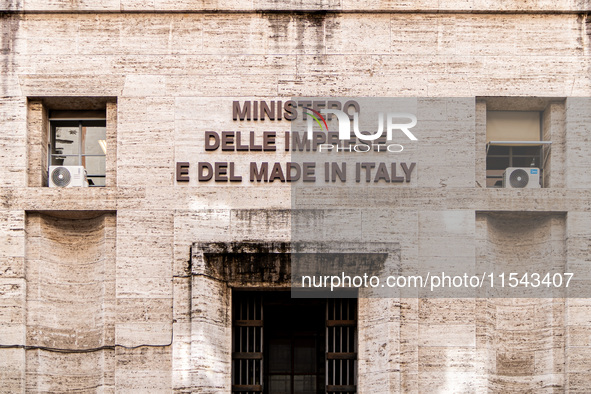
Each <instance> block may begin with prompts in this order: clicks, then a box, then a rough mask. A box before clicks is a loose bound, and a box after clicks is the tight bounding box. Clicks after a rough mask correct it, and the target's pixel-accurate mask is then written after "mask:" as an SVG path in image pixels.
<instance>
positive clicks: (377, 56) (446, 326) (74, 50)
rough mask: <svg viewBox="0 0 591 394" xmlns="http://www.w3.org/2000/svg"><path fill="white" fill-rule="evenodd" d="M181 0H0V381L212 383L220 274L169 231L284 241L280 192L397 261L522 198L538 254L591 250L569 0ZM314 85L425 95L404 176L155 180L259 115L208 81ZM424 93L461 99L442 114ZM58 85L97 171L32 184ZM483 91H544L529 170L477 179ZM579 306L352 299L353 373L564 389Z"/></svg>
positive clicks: (322, 238) (433, 247) (586, 354)
mask: <svg viewBox="0 0 591 394" xmlns="http://www.w3.org/2000/svg"><path fill="white" fill-rule="evenodd" d="M194 3H195V2H193V1H167V0H155V1H150V2H139V1H131V0H130V1H127V0H104V1H100V2H96V1H93V2H90V1H84V0H80V1H58V0H53V1H49V2H48V1H40V0H39V1H36V0H3V1H0V10H2V12H0V21H1V22H0V23H1V31H0V34H1V40H0V45H1V46H0V69H1V70H2V77H1V78H0V346H1V347H0V392H11V393H12V392H25V391H27V392H28V391H71V390H78V391H81V392H115V391H117V392H171V391H173V390H175V391H179V392H191V391H193V392H212V393H213V392H221V391H228V390H229V387H230V380H229V376H228V365H229V364H228V363H229V357H230V347H229V339H228V338H229V335H230V328H229V327H230V326H229V324H230V319H231V317H230V316H229V314H230V310H231V308H230V301H231V297H230V294H231V288H232V286H228V285H227V284H225V283H223V282H220V281H219V280H216V279H215V278H211V277H207V276H204V275H201V274H202V272H201V271H199V270H198V269H197V268H198V267H197V266H196V264H197V263H198V262H199V261H200V260H199V256H198V255H195V254H193V255H192V254H191V246H192V245H193V244H194V243H195V242H198V243H218V242H221V243H231V242H245V241H254V242H261V243H265V242H289V241H290V240H291V235H292V213H291V211H290V209H291V208H292V206H293V204H296V203H297V206H298V207H299V208H301V209H307V210H311V212H312V213H311V214H310V218H309V222H307V223H308V224H309V227H310V237H312V238H314V240H315V241H318V242H334V241H339V242H342V241H351V240H358V241H359V240H360V241H374V242H393V243H399V244H400V262H401V264H408V265H411V264H414V263H416V262H420V263H421V264H424V265H429V264H432V265H434V266H437V264H444V263H446V262H449V261H451V260H454V261H456V260H457V261H461V262H466V263H468V264H471V263H475V262H476V261H479V259H481V258H483V256H486V255H490V254H491V253H493V252H496V251H497V249H495V248H494V247H493V246H491V245H492V244H493V243H494V242H493V241H494V240H498V239H500V240H501V241H502V242H501V241H499V242H501V243H503V242H509V241H508V240H507V239H506V238H507V235H506V233H505V230H508V229H512V227H511V225H505V224H502V223H501V224H499V223H500V222H499V219H498V218H497V217H496V216H494V215H493V214H491V212H493V213H494V212H497V213H498V211H501V212H504V215H509V216H507V217H516V216H512V215H513V214H514V213H515V212H522V211H536V212H538V213H542V214H543V215H542V216H543V217H550V218H551V219H548V220H549V222H547V223H546V222H544V224H543V226H542V227H541V228H540V230H539V232H540V234H539V235H541V236H543V237H547V238H548V239H551V240H552V242H556V243H557V245H558V246H557V247H556V248H553V249H552V253H556V256H557V258H559V259H560V262H561V263H563V264H565V266H566V267H567V268H568V267H569V266H571V265H572V266H576V267H579V268H580V270H582V271H584V270H585V267H586V266H587V265H588V264H590V263H591V260H590V257H589V250H588V245H589V242H590V240H591V230H590V229H591V226H590V224H591V218H590V217H589V211H590V210H591V204H590V202H589V190H588V189H589V184H590V182H591V177H590V176H589V171H588V170H589V168H590V167H591V161H590V160H591V159H590V157H591V155H590V154H589V153H590V151H591V144H590V143H589V139H588V133H589V124H590V122H589V113H590V111H589V108H590V107H591V100H590V99H588V98H585V96H589V95H590V94H591V73H590V70H591V67H590V66H591V58H590V56H591V44H590V31H591V30H590V28H589V19H588V18H589V17H588V16H587V14H588V12H589V9H590V8H591V7H590V4H589V2H588V1H586V0H585V1H583V0H569V1H562V2H554V1H544V0H538V1H528V2H522V1H509V2H506V1H503V2H500V1H484V0H483V1H479V0H474V1H446V2H441V1H434V0H424V1H420V2H410V3H409V2H392V1H367V2H361V3H360V2H352V1H345V0H342V1H337V0H335V1H332V0H330V1H328V0H327V1H303V2H298V3H297V5H293V6H286V5H285V4H284V3H283V2H273V1H255V2H254V3H253V2H252V1H236V2H232V3H231V4H230V3H228V4H222V2H218V1H206V2H201V3H200V5H195V4H194ZM411 3H412V4H411ZM127 11H141V12H127ZM311 11H314V12H311ZM315 95H319V96H362V97H365V96H387V97H390V96H395V97H404V96H413V97H419V96H421V97H429V98H430V101H425V107H424V108H426V109H428V110H430V111H433V113H439V114H440V115H441V117H440V119H438V121H437V122H433V124H431V125H430V126H429V128H427V129H425V131H433V134H430V135H428V134H427V133H425V134H424V135H422V136H421V138H422V139H423V140H424V142H425V143H424V145H422V146H421V148H419V149H418V150H417V151H416V152H415V153H416V155H417V156H415V157H416V158H417V160H418V170H417V171H418V178H417V179H416V180H415V181H414V182H411V183H410V184H408V185H406V184H405V185H401V187H395V186H389V187H388V188H383V187H380V188H372V189H370V188H362V187H356V188H350V189H349V188H347V189H345V188H343V189H342V190H341V191H340V193H341V195H340V197H341V198H339V201H338V206H337V205H335V203H334V200H333V199H332V197H331V195H330V193H331V192H332V189H331V191H330V193H329V190H328V189H327V188H325V187H323V185H316V187H314V188H312V190H310V189H306V190H301V191H299V192H294V191H293V190H292V189H291V188H290V186H289V185H286V184H267V183H260V184H259V183H249V182H247V181H244V182H242V183H241V184H233V185H226V184H218V183H213V182H210V183H198V182H195V181H192V182H190V183H189V184H185V183H177V182H176V181H175V176H174V168H175V167H174V164H175V162H177V161H190V162H195V161H197V160H198V159H199V158H200V157H204V155H205V154H206V152H204V151H203V149H202V143H203V131H205V130H208V129H214V130H237V129H240V130H245V131H246V130H255V131H256V132H263V131H266V130H267V128H268V127H269V125H268V124H261V123H258V124H253V123H250V124H241V125H237V124H236V122H233V121H232V120H231V107H230V103H231V101H232V100H234V99H240V100H252V99H257V100H277V99H285V98H287V97H292V96H315ZM494 96H515V97H517V96H519V97H525V98H526V100H525V104H523V101H520V100H516V99H512V100H509V101H507V100H505V101H504V104H503V101H501V104H499V101H498V100H495V99H494ZM444 97H460V98H461V97H464V98H465V97H468V98H473V100H468V102H470V104H469V105H468V106H465V107H462V114H463V115H462V116H459V115H458V113H455V114H454V113H452V112H451V111H450V112H449V113H448V112H445V111H446V108H447V107H446V101H445V100H444V99H443V98H444ZM532 97H542V98H543V99H534V98H532ZM84 100H86V101H84ZM80 103H82V104H80ZM77 105H78V106H80V105H83V106H87V107H88V106H94V105H99V106H102V108H104V109H106V113H107V125H108V126H107V129H108V138H109V141H108V147H109V148H108V149H109V150H108V152H109V153H108V156H107V186H108V187H105V188H91V189H56V188H46V187H42V186H41V185H43V184H44V182H45V181H44V176H45V175H44V172H43V169H44V168H45V166H46V164H45V163H46V161H45V160H44V157H46V156H44V155H46V153H45V150H46V146H45V143H46V139H44V138H45V137H44V136H46V134H45V133H46V130H47V129H46V127H47V125H46V122H45V120H46V116H47V110H51V109H57V108H58V107H62V106H70V107H71V106H77ZM498 105H505V106H506V107H507V108H504V109H512V108H517V106H519V105H533V106H534V107H535V108H536V110H540V111H544V119H545V127H546V128H545V130H544V133H545V135H547V136H550V138H551V139H552V141H553V148H552V154H551V162H550V168H551V173H550V175H549V177H550V178H549V179H548V182H549V187H548V188H545V189H538V190H507V189H505V190H498V189H486V188H484V187H483V185H485V179H484V176H485V174H484V168H485V167H484V166H485V164H484V162H485V157H486V153H485V129H486V127H485V124H486V123H485V122H486V110H487V108H488V109H491V108H497V109H498ZM495 106H496V107H495ZM521 108H524V107H521ZM85 109H89V108H85ZM438 111H439V112H438ZM457 117H460V118H462V119H464V120H466V119H467V121H465V122H463V123H462V122H459V123H455V120H454V119H456V118H457ZM456 120H457V119H456ZM440 125H441V126H446V127H444V128H440V129H439V130H437V128H438V127H439V126H440ZM272 126H273V127H272V129H277V130H284V129H285V130H288V129H289V124H288V123H287V122H284V123H281V124H279V122H276V124H273V125H272ZM450 140H452V141H455V144H454V143H450V142H449V141H450ZM215 155H219V156H218V157H219V158H222V157H224V156H223V155H221V154H220V153H215V154H213V155H210V157H211V158H214V157H216V156H215ZM234 156H235V158H236V160H237V162H238V163H242V164H244V163H246V162H248V161H251V160H262V158H263V157H265V160H267V159H268V160H269V161H283V160H287V159H288V158H289V156H288V155H287V154H285V153H284V152H276V153H273V154H269V155H266V156H263V155H262V154H257V153H245V154H244V155H242V156H238V155H234ZM191 175H192V176H194V173H191ZM298 193H299V194H298ZM359 201H369V202H370V204H371V206H370V208H369V209H359V208H358V202H359ZM544 215H546V216H544ZM339 220H342V223H344V224H346V223H348V222H349V221H357V222H358V223H362V224H363V223H365V224H372V226H371V230H370V231H362V227H359V228H356V229H355V232H354V233H350V234H343V233H339V232H338V226H335V224H338V223H339ZM532 222H535V223H537V220H533V221H532ZM526 227H527V226H526ZM332 228H337V230H336V232H331V231H328V230H327V229H332ZM495 237H496V238H495ZM552 237H556V238H552ZM489 242H490V243H489ZM40 245H43V248H42V249H40ZM483 245H484V246H483ZM512 247H514V246H512ZM585 279H590V278H585ZM269 285H272V284H269ZM82 287H87V288H88V289H87V290H82ZM590 309H591V302H589V301H588V300H586V299H566V300H564V299H555V300H540V299H538V300H527V299H525V300H514V299H495V300H493V299H416V298H412V299H408V298H407V299H377V298H362V299H360V301H359V338H358V342H359V370H358V378H359V391H360V392H364V393H367V392H385V391H386V392H406V391H411V392H430V391H434V390H438V389H440V390H448V391H455V392H486V391H508V390H512V389H523V390H536V391H538V390H545V391H553V392H554V391H572V392H585V391H588V388H589V387H590V386H591V373H589V371H588V368H587V366H588V365H589V362H591V351H590V349H589V346H591V340H589V338H590V333H591V320H590V318H589V316H591V312H590ZM527 316H531V319H530V320H528V319H526V317H527ZM516 319H523V320H524V323H523V325H520V323H517V322H515V320H516ZM524 331H527V332H524ZM526 340H527V342H528V343H523V342H524V341H526ZM90 350H92V351H90Z"/></svg>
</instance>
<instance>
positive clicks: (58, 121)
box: [47, 116, 107, 187]
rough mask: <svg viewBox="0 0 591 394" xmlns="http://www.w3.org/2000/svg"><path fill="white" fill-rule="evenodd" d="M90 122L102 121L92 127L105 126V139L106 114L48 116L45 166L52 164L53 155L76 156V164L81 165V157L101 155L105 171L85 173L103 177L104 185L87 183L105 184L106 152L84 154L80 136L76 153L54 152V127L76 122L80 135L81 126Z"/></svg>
mask: <svg viewBox="0 0 591 394" xmlns="http://www.w3.org/2000/svg"><path fill="white" fill-rule="evenodd" d="M92 122H102V125H101V126H94V127H104V128H105V141H106V139H107V135H106V130H107V119H106V116H105V117H95V118H90V117H89V118H87V117H79V118H76V117H72V118H62V117H56V118H52V117H50V118H49V128H48V129H49V130H48V131H49V138H48V150H47V152H48V155H47V161H48V163H47V166H48V168H49V167H51V166H53V164H52V159H53V158H54V157H78V164H77V165H78V166H83V164H82V162H83V158H85V157H102V158H104V160H105V173H104V174H89V173H87V175H86V176H87V178H104V179H105V185H88V186H89V187H105V186H106V177H107V175H106V172H107V171H106V162H107V153H106V152H105V153H104V154H86V153H82V151H83V146H82V144H83V142H82V138H79V139H78V154H57V153H54V149H55V145H56V144H55V139H56V128H57V127H60V126H62V127H63V126H70V127H75V125H76V123H77V126H78V132H79V133H80V135H82V128H83V127H88V123H92ZM84 169H85V170H86V166H84Z"/></svg>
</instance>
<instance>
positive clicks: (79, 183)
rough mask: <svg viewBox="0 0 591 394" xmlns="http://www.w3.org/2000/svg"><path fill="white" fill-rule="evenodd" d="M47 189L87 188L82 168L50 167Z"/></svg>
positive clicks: (84, 171)
mask: <svg viewBox="0 0 591 394" xmlns="http://www.w3.org/2000/svg"><path fill="white" fill-rule="evenodd" d="M49 187H88V180H87V179H86V170H85V169H84V166H50V167H49Z"/></svg>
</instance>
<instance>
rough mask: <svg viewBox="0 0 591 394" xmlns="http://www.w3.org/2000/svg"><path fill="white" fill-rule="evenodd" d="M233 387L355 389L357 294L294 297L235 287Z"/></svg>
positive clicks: (306, 392)
mask: <svg viewBox="0 0 591 394" xmlns="http://www.w3.org/2000/svg"><path fill="white" fill-rule="evenodd" d="M232 314H233V316H232V318H233V330H232V347H233V349H232V359H233V361H232V391H233V392H234V393H241V392H251V393H274V394H281V393H285V394H288V393H289V394H291V393H298V394H316V393H326V392H329V393H334V392H347V393H352V392H355V391H356V364H357V353H356V352H357V335H356V328H357V302H356V299H329V300H326V299H292V298H291V296H290V292H246V291H245V292H236V293H235V294H234V298H233V313H232Z"/></svg>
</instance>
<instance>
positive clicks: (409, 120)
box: [304, 107, 418, 141]
mask: <svg viewBox="0 0 591 394" xmlns="http://www.w3.org/2000/svg"><path fill="white" fill-rule="evenodd" d="M304 109H305V110H307V111H310V112H312V113H310V112H306V115H307V137H308V139H310V140H312V139H313V138H314V121H315V122H316V123H317V124H318V126H319V127H320V130H322V125H323V124H324V128H325V130H326V131H328V125H327V123H326V119H325V118H324V117H323V116H322V114H324V115H335V116H336V118H337V121H338V124H339V139H340V140H349V139H351V122H352V123H353V132H354V134H355V137H357V138H358V139H359V140H360V141H375V140H377V139H378V138H380V137H382V135H383V134H384V123H386V139H387V140H388V141H391V140H392V138H393V134H394V133H393V132H394V130H400V131H402V132H403V133H404V135H406V136H407V137H408V139H410V140H411V141H417V140H418V139H417V137H415V135H414V134H413V133H412V132H411V131H410V129H411V128H413V127H414V126H416V125H417V117H416V116H415V115H414V114H410V113H403V112H388V113H386V114H384V113H383V112H380V113H379V114H378V130H377V132H375V133H374V134H364V133H362V132H361V130H360V129H359V113H358V112H357V111H354V112H353V114H352V117H353V120H352V121H351V117H350V115H349V114H347V113H346V112H345V111H342V110H339V109H321V110H320V112H318V111H315V110H313V109H311V108H308V107H304ZM401 120H403V121H402V122H400V121H401ZM321 121H322V123H321Z"/></svg>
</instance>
